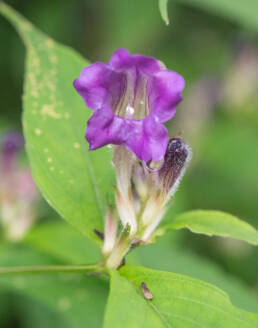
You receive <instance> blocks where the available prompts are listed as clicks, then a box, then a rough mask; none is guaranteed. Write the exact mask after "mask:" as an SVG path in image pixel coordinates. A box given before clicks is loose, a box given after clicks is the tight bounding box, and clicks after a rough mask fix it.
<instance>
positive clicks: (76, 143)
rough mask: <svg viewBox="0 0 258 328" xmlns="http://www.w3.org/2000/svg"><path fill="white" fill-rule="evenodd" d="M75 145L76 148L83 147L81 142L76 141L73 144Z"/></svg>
mask: <svg viewBox="0 0 258 328" xmlns="http://www.w3.org/2000/svg"><path fill="white" fill-rule="evenodd" d="M73 146H74V148H76V149H78V148H80V147H81V146H80V144H79V143H78V142H75V143H74V144H73Z"/></svg>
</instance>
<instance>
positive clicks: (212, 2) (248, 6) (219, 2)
mask: <svg viewBox="0 0 258 328" xmlns="http://www.w3.org/2000/svg"><path fill="white" fill-rule="evenodd" d="M176 1H177V2H182V3H185V4H189V5H192V6H195V7H197V8H201V9H204V10H207V11H208V12H210V13H212V14H217V15H220V16H222V17H225V18H227V19H229V20H231V21H234V22H237V23H239V24H241V25H243V26H245V27H247V28H251V29H254V30H256V31H257V32H258V1H257V0H245V1H239V0H238V1H236V0H176Z"/></svg>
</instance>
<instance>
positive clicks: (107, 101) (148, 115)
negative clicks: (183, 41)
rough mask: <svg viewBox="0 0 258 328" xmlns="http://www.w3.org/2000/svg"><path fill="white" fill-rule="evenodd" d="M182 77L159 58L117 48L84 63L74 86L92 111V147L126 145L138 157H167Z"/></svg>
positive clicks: (88, 136)
mask: <svg viewBox="0 0 258 328" xmlns="http://www.w3.org/2000/svg"><path fill="white" fill-rule="evenodd" d="M184 86H185V83H184V79H183V77H182V76H181V75H179V74H177V73H176V72H173V71H170V70H167V69H166V68H165V67H164V65H163V64H162V63H161V62H159V61H158V60H156V59H154V58H151V57H146V56H142V55H130V54H129V52H128V51H127V50H125V49H118V50H117V51H116V52H115V53H114V54H113V56H112V57H111V59H110V62H109V64H105V63H101V62H97V63H94V64H92V65H90V66H88V67H86V68H84V69H83V70H82V72H81V74H80V77H79V78H78V79H76V80H75V81H74V87H75V89H76V90H77V92H78V93H79V94H80V95H81V96H82V98H83V99H84V102H85V104H86V105H87V106H88V107H89V108H91V109H92V110H93V111H94V113H93V115H92V116H91V118H90V119H89V121H88V124H87V129H86V139H87V140H88V142H89V144H90V150H93V149H97V148H100V147H103V146H105V145H107V144H114V145H123V146H126V148H127V149H128V150H130V151H131V152H133V153H134V154H135V155H136V156H137V157H138V158H139V159H140V160H143V161H145V162H147V161H149V160H153V161H159V160H161V159H162V158H163V157H164V154H165V152H166V148H167V144H168V132H167V129H166V128H165V127H164V125H163V123H164V122H166V121H168V120H170V119H171V118H172V117H173V116H174V114H175V111H176V106H177V105H178V103H179V102H180V101H181V100H182V96H181V92H182V91H183V89H184Z"/></svg>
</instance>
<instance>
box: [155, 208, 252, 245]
mask: <svg viewBox="0 0 258 328" xmlns="http://www.w3.org/2000/svg"><path fill="white" fill-rule="evenodd" d="M183 228H187V229H189V230H191V231H192V232H195V233H200V234H205V235H208V236H213V235H216V236H220V237H231V238H235V239H239V240H242V241H246V242H248V243H250V244H253V245H258V231H257V230H256V229H255V228H253V227H252V226H251V225H250V224H248V223H246V222H244V221H242V220H240V219H238V218H237V217H235V216H233V215H231V214H228V213H224V212H220V211H208V210H207V211H206V210H194V211H189V212H185V213H182V214H179V215H178V216H176V217H175V218H174V219H173V220H172V222H171V223H169V224H166V225H164V226H162V227H161V228H159V229H158V230H157V232H156V235H157V236H159V235H163V234H164V233H165V232H166V231H169V230H179V229H183Z"/></svg>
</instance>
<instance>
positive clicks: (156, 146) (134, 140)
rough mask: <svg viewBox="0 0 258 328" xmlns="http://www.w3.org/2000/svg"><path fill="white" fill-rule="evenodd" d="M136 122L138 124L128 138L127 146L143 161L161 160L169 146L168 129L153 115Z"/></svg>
mask: <svg viewBox="0 0 258 328" xmlns="http://www.w3.org/2000/svg"><path fill="white" fill-rule="evenodd" d="M136 122H137V123H138V124H137V125H138V126H137V128H136V126H135V127H134V132H133V133H132V134H131V137H130V138H129V139H128V140H127V143H126V146H127V148H128V149H129V150H131V151H132V152H134V153H135V155H136V156H137V157H138V158H139V159H141V160H142V161H145V162H147V161H149V160H153V161H160V160H161V159H162V158H163V157H164V155H165V152H166V148H167V143H168V132H167V129H166V128H165V127H164V126H163V125H162V124H161V123H159V122H157V121H156V120H155V119H154V118H153V117H152V116H148V117H146V118H145V119H144V120H142V121H136Z"/></svg>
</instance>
